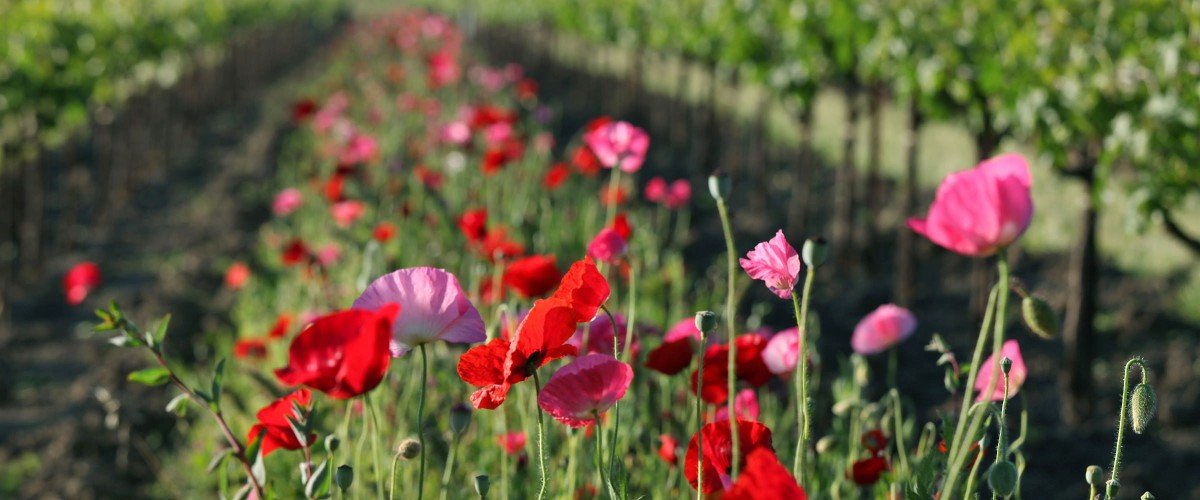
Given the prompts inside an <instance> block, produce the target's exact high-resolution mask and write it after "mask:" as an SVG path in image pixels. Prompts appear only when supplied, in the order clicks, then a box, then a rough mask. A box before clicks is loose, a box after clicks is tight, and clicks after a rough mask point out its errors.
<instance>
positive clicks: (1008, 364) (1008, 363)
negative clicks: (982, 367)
mask: <svg viewBox="0 0 1200 500" xmlns="http://www.w3.org/2000/svg"><path fill="white" fill-rule="evenodd" d="M1000 369H1001V370H1004V374H1005V375H1008V372H1009V371H1010V370H1012V359H1009V357H1008V356H1005V357H1004V358H1003V359H1001V360H1000Z"/></svg>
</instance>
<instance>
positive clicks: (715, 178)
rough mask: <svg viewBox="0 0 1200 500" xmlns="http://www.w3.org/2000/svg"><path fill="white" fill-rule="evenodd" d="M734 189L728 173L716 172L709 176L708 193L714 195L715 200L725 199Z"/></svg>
mask: <svg viewBox="0 0 1200 500" xmlns="http://www.w3.org/2000/svg"><path fill="white" fill-rule="evenodd" d="M732 189H733V187H732V186H731V185H730V182H729V176H728V175H725V174H724V173H721V172H715V173H713V174H712V175H710V176H708V194H710V195H712V197H713V199H714V200H724V199H725V197H726V196H729V192H730V191H731V190H732Z"/></svg>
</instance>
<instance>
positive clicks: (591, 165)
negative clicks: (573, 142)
mask: <svg viewBox="0 0 1200 500" xmlns="http://www.w3.org/2000/svg"><path fill="white" fill-rule="evenodd" d="M571 165H572V166H574V167H575V170H578V171H579V173H581V174H583V175H586V176H588V177H595V176H596V174H599V173H600V169H602V168H604V166H603V165H601V164H600V159H599V158H596V155H595V154H594V153H592V150H590V149H588V148H587V146H582V145H581V146H576V147H575V149H574V150H573V151H572V152H571Z"/></svg>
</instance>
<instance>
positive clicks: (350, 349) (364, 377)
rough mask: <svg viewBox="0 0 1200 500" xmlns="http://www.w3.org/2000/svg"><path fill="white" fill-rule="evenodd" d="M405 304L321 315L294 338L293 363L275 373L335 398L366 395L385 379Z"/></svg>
mask: <svg viewBox="0 0 1200 500" xmlns="http://www.w3.org/2000/svg"><path fill="white" fill-rule="evenodd" d="M399 312H400V306H398V305H396V304H388V305H386V306H384V307H381V308H379V309H378V310H376V311H367V310H362V309H351V310H347V311H339V312H335V313H332V314H329V315H326V316H322V317H320V318H317V319H316V320H315V321H313V322H312V324H311V325H309V327H308V328H306V329H305V330H304V331H303V332H300V335H297V336H296V338H295V339H293V340H292V345H291V347H290V348H289V349H288V364H287V366H285V367H283V368H280V369H278V370H275V376H276V377H277V378H279V380H280V381H281V382H283V383H284V384H286V385H289V386H295V385H305V386H308V387H311V388H313V389H316V390H318V391H321V392H324V393H325V394H328V395H329V396H330V397H332V398H336V399H347V398H352V397H354V396H358V395H360V394H364V393H366V392H368V391H370V390H371V389H374V388H375V386H377V385H379V382H380V381H381V380H383V375H384V373H386V372H387V369H388V364H389V363H390V361H391V352H390V351H389V350H388V344H389V342H390V341H391V339H392V322H393V321H395V319H396V314H397V313H399Z"/></svg>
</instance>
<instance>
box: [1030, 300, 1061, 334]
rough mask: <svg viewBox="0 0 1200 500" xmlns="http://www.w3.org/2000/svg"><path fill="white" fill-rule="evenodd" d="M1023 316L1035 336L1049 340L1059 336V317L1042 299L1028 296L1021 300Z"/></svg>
mask: <svg viewBox="0 0 1200 500" xmlns="http://www.w3.org/2000/svg"><path fill="white" fill-rule="evenodd" d="M1021 316H1022V318H1024V320H1025V326H1026V327H1028V328H1029V331H1031V332H1033V333H1034V334H1035V335H1037V336H1039V337H1041V338H1044V339H1047V340H1048V339H1052V338H1054V337H1057V336H1058V316H1057V315H1056V314H1054V309H1051V308H1050V304H1047V303H1046V301H1044V300H1042V299H1041V298H1039V297H1036V296H1033V295H1026V296H1025V298H1024V299H1021Z"/></svg>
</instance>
